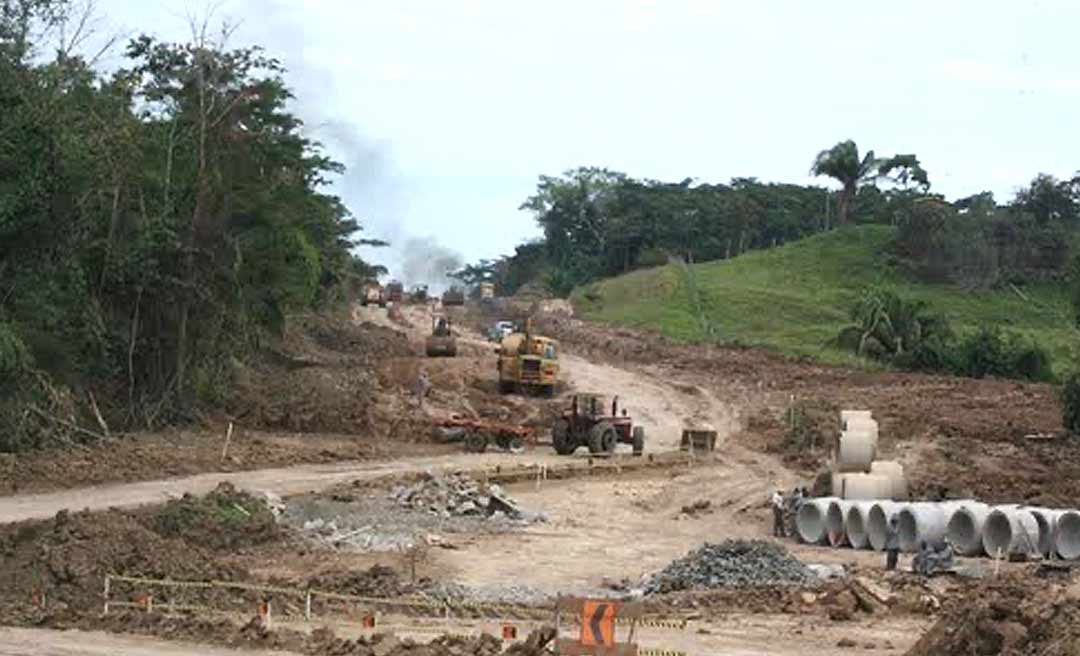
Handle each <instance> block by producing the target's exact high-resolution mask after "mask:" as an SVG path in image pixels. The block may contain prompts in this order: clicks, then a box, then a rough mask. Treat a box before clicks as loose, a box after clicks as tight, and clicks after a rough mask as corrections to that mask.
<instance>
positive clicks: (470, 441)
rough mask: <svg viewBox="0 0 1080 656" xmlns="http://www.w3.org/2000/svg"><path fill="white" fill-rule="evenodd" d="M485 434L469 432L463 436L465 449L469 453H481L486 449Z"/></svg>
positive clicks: (486, 440)
mask: <svg viewBox="0 0 1080 656" xmlns="http://www.w3.org/2000/svg"><path fill="white" fill-rule="evenodd" d="M487 445H488V439H487V435H483V434H481V433H470V434H468V435H466V436H465V450H466V451H468V452H469V453H483V452H484V451H487Z"/></svg>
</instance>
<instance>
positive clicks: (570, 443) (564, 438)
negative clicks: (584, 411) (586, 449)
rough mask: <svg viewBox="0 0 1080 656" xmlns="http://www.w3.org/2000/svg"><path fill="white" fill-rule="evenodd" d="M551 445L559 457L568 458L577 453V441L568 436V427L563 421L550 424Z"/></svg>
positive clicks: (557, 420) (559, 420) (558, 420)
mask: <svg viewBox="0 0 1080 656" xmlns="http://www.w3.org/2000/svg"><path fill="white" fill-rule="evenodd" d="M551 445H552V446H553V447H555V453H557V454H559V455H560V456H568V455H570V454H572V453H573V452H574V451H577V448H578V444H577V441H576V440H575V439H574V438H573V436H572V435H570V425H569V424H568V423H566V420H565V419H556V420H555V423H554V424H552V426H551Z"/></svg>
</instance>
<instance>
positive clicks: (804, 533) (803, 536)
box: [795, 497, 838, 544]
mask: <svg viewBox="0 0 1080 656" xmlns="http://www.w3.org/2000/svg"><path fill="white" fill-rule="evenodd" d="M833 501H838V499H837V498H836V497H820V498H817V499H806V500H805V501H803V504H802V507H801V508H799V513H798V514H797V515H795V532H796V533H797V534H798V535H799V539H800V540H802V541H803V542H806V543H807V544H823V543H825V542H826V540H827V539H828V538H827V536H826V534H825V515H826V514H827V513H828V512H829V504H830V503H832V502H833Z"/></svg>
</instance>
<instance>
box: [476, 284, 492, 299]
mask: <svg viewBox="0 0 1080 656" xmlns="http://www.w3.org/2000/svg"><path fill="white" fill-rule="evenodd" d="M493 298H495V283H490V282H482V283H480V300H481V301H487V300H491V299H493Z"/></svg>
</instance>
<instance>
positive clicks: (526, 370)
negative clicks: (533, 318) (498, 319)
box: [495, 321, 559, 397]
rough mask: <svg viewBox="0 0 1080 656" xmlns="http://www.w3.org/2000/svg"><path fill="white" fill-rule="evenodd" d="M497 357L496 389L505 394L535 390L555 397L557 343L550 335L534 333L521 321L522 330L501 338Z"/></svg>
mask: <svg viewBox="0 0 1080 656" xmlns="http://www.w3.org/2000/svg"><path fill="white" fill-rule="evenodd" d="M495 353H496V354H498V356H499V359H498V362H497V363H496V365H495V366H496V368H497V369H498V372H499V392H500V393H502V394H509V393H511V392H518V393H528V392H532V393H538V394H542V395H544V396H547V397H552V396H555V381H556V379H557V378H558V376H559V348H558V343H557V342H556V341H555V340H553V339H551V338H550V337H544V336H542V335H537V334H535V333H534V332H533V331H532V325H531V322H528V321H526V322H525V330H524V332H514V333H511V334H509V335H507V336H505V337H503V338H502V341H500V342H499V347H498V348H497V349H496V350H495Z"/></svg>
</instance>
